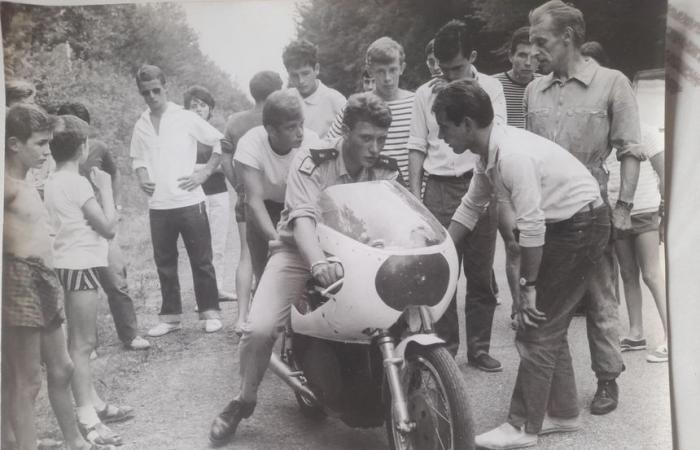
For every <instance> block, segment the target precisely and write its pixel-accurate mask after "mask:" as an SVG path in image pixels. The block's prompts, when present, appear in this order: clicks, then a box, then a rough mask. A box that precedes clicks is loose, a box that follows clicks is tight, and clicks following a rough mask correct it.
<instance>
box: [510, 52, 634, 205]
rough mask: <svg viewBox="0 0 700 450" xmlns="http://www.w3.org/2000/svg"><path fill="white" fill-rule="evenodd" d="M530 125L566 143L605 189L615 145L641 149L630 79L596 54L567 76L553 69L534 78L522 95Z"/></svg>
mask: <svg viewBox="0 0 700 450" xmlns="http://www.w3.org/2000/svg"><path fill="white" fill-rule="evenodd" d="M523 103H524V110H525V121H526V127H527V129H528V130H530V131H532V132H533V133H537V134H539V135H540V136H543V137H545V138H547V139H549V140H551V141H554V142H556V143H557V144H559V145H561V146H562V147H564V148H565V149H567V150H568V151H569V152H571V153H572V154H573V155H574V156H575V157H576V158H577V159H578V160H579V161H581V162H582V163H583V164H584V165H585V166H586V167H587V168H588V170H590V171H591V173H592V174H593V176H594V177H595V178H596V180H598V184H599V186H600V191H601V192H602V193H603V194H604V195H605V191H606V190H607V183H608V176H607V173H606V171H605V168H604V167H603V166H604V163H605V160H606V159H607V157H608V155H609V154H610V152H611V151H612V149H613V147H614V148H616V149H617V158H618V159H621V158H622V157H623V156H625V155H632V156H635V157H637V158H639V159H641V158H642V157H641V155H639V152H640V150H639V141H640V131H639V111H638V109H637V101H636V99H635V97H634V92H633V91H632V86H631V85H630V82H629V80H628V79H627V77H625V75H623V74H622V72H619V71H617V70H613V69H608V68H606V67H601V66H600V65H598V63H596V62H595V60H593V59H592V58H587V59H585V60H584V63H583V65H582V66H581V67H580V69H579V71H578V72H576V73H572V74H570V76H569V78H568V79H567V80H565V81H562V80H560V79H558V78H554V75H553V74H552V73H550V74H549V75H545V76H543V77H540V78H537V79H535V80H533V81H532V82H531V83H530V84H529V85H528V86H527V88H526V89H525V97H524V99H523Z"/></svg>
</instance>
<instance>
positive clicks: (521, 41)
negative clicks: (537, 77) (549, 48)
mask: <svg viewBox="0 0 700 450" xmlns="http://www.w3.org/2000/svg"><path fill="white" fill-rule="evenodd" d="M518 45H527V46H529V45H530V27H520V28H518V29H517V30H515V31H514V32H513V36H511V38H510V53H509V54H510V55H511V56H513V55H515V52H516V51H517V50H518Z"/></svg>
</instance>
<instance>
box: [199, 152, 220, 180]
mask: <svg viewBox="0 0 700 450" xmlns="http://www.w3.org/2000/svg"><path fill="white" fill-rule="evenodd" d="M219 164H221V153H212V154H211V157H210V158H209V161H207V164H206V165H205V166H204V168H203V170H204V171H205V172H206V174H207V177H208V176H210V175H211V174H212V173H214V170H216V168H217V167H219Z"/></svg>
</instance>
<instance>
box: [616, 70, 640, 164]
mask: <svg viewBox="0 0 700 450" xmlns="http://www.w3.org/2000/svg"><path fill="white" fill-rule="evenodd" d="M611 93H612V95H611V104H610V105H609V109H610V112H611V115H612V118H611V120H610V142H611V144H612V146H613V147H614V148H616V149H617V159H618V160H621V159H622V158H623V157H624V156H634V157H635V158H637V159H639V160H643V159H645V157H644V152H643V149H642V148H641V146H640V143H641V131H640V125H639V108H638V106H637V100H636V98H635V97H634V91H633V90H632V86H631V85H630V83H629V81H628V80H627V78H626V77H625V76H624V75H622V74H621V73H620V74H618V76H617V77H615V80H614V81H613V86H612V92H611Z"/></svg>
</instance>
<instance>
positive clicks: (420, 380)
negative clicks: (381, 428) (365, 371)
mask: <svg viewBox="0 0 700 450" xmlns="http://www.w3.org/2000/svg"><path fill="white" fill-rule="evenodd" d="M427 383H429V384H430V385H427ZM401 384H402V387H403V390H404V395H405V396H406V403H407V405H408V413H409V417H410V420H411V421H412V422H415V424H416V427H415V429H414V430H413V431H411V432H410V433H408V434H406V435H402V434H401V433H399V432H398V431H397V428H396V420H395V418H394V413H393V406H392V402H391V401H390V399H388V401H387V402H386V431H387V434H388V436H389V444H390V448H392V449H394V450H443V449H452V450H472V449H474V448H476V446H475V444H474V424H473V421H472V416H471V409H470V407H469V403H468V401H467V389H466V385H465V384H464V379H463V375H462V372H461V371H460V370H459V367H458V366H457V363H456V362H455V360H454V358H453V357H452V355H451V354H450V353H449V352H448V351H447V349H445V348H444V347H440V346H434V347H423V346H418V345H414V346H411V347H409V348H408V349H407V352H406V364H405V367H404V370H402V372H401ZM431 386H432V389H431ZM433 394H437V395H433ZM433 397H436V398H433ZM434 400H436V401H437V402H438V403H440V404H438V405H435V404H434ZM447 419H449V420H447Z"/></svg>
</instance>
